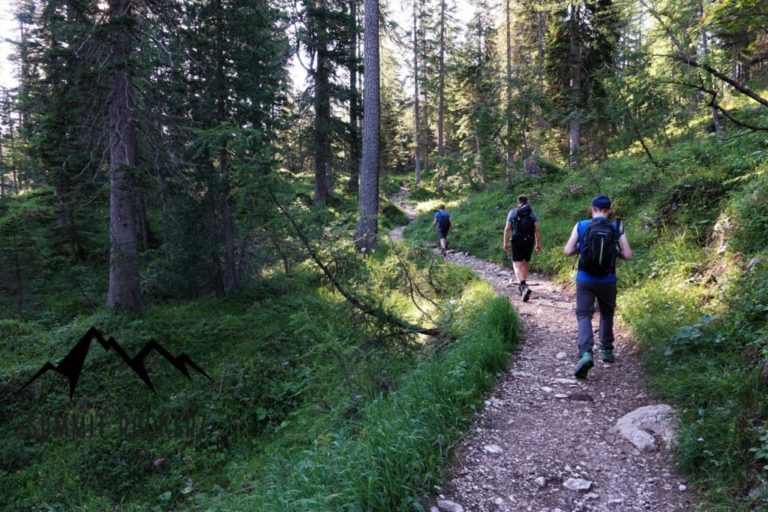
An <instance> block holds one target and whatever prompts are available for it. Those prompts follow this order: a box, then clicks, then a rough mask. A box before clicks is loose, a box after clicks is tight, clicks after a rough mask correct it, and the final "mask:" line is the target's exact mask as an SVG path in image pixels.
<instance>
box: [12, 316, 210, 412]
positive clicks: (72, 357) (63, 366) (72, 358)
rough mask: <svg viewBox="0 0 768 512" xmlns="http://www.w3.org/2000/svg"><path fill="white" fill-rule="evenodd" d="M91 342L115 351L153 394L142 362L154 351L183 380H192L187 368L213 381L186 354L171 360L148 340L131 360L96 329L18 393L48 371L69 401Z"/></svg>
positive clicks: (171, 356) (154, 343)
mask: <svg viewBox="0 0 768 512" xmlns="http://www.w3.org/2000/svg"><path fill="white" fill-rule="evenodd" d="M94 338H95V339H96V340H97V341H98V342H99V343H100V344H101V346H102V347H103V348H104V350H106V351H110V350H114V351H115V352H117V354H118V355H119V356H120V357H121V358H122V359H123V361H125V362H126V363H127V364H128V366H130V367H131V369H132V370H133V371H134V373H136V375H138V376H139V378H140V379H141V380H142V381H143V382H144V384H146V385H147V387H148V388H149V389H150V390H151V391H152V392H153V393H154V392H155V387H154V386H153V385H152V381H151V380H150V379H149V374H148V373H147V369H146V368H144V359H146V357H147V356H148V355H149V353H150V352H152V351H153V350H156V351H157V353H158V354H160V355H161V356H163V357H164V358H165V359H167V360H168V362H170V363H171V364H172V365H173V366H174V367H176V369H177V370H179V371H180V372H181V373H182V374H184V376H185V377H187V378H188V379H190V380H192V377H191V376H190V375H189V369H188V368H187V367H188V366H189V367H191V368H192V369H194V370H196V371H197V372H198V373H200V374H202V375H204V376H205V377H207V378H208V380H213V379H211V377H210V376H209V375H208V374H207V373H205V371H204V370H203V369H202V368H200V367H199V366H197V364H195V362H194V361H192V359H190V357H189V356H188V355H187V354H185V353H181V354H179V355H178V356H173V355H171V353H170V352H168V351H167V350H166V349H165V348H163V346H162V345H160V344H159V343H158V342H157V341H155V339H154V338H153V339H151V340H149V341H148V342H147V344H146V345H144V348H142V349H141V351H140V352H139V353H138V354H136V356H135V357H130V356H128V354H127V353H126V352H125V350H124V349H123V347H121V346H120V344H119V343H117V341H115V338H113V337H112V336H110V337H109V339H106V340H105V339H104V336H103V335H102V334H101V333H100V332H99V331H98V330H97V329H96V328H95V327H91V328H90V329H88V332H86V333H85V336H83V337H82V338H80V341H78V342H77V344H76V345H75V346H74V347H72V350H70V351H69V353H68V354H67V355H66V356H64V359H62V360H61V362H60V363H59V364H57V365H53V364H51V362H50V361H48V362H47V363H45V364H44V365H43V366H42V367H41V368H40V369H39V370H37V373H35V375H33V376H32V378H31V379H29V381H28V382H27V383H26V384H24V386H22V388H21V389H24V388H26V387H27V386H29V385H30V384H32V383H33V382H34V381H35V380H36V379H37V378H38V377H40V376H41V375H43V374H44V373H45V372H47V371H48V370H53V371H55V372H58V373H60V374H62V375H64V376H65V377H66V378H67V379H69V398H70V399H71V398H72V397H73V396H74V394H75V388H76V387H77V381H78V379H79V378H80V374H81V373H82V371H83V363H84V362H85V357H86V356H87V355H88V350H90V348H91V341H93V339H94Z"/></svg>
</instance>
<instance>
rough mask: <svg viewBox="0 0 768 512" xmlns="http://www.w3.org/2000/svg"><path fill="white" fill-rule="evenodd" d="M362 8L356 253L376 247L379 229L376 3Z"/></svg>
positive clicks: (369, 0) (370, 0)
mask: <svg viewBox="0 0 768 512" xmlns="http://www.w3.org/2000/svg"><path fill="white" fill-rule="evenodd" d="M364 9H365V50H364V51H365V53H364V63H363V69H364V72H365V86H364V93H363V101H364V104H363V157H362V160H361V167H360V198H359V206H360V219H359V220H358V222H357V230H356V233H355V244H356V245H357V247H358V249H360V250H367V251H372V250H374V249H375V248H376V247H377V245H378V230H379V223H378V213H379V120H380V97H379V95H380V90H379V85H380V83H379V0H365V7H364Z"/></svg>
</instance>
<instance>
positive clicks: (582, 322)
mask: <svg viewBox="0 0 768 512" xmlns="http://www.w3.org/2000/svg"><path fill="white" fill-rule="evenodd" d="M589 211H590V215H591V217H592V218H591V219H586V220H582V221H580V222H578V223H576V225H575V226H574V227H573V231H572V232H571V237H570V238H569V239H568V243H566V244H565V248H564V249H563V253H564V254H565V255H566V256H573V255H574V254H579V270H578V272H577V273H576V318H577V320H578V324H579V334H578V340H579V362H578V363H577V364H576V368H575V370H574V375H575V376H576V377H577V378H579V379H583V378H586V376H587V373H588V372H589V369H590V368H592V366H594V362H593V356H592V347H593V346H594V340H593V334H592V316H593V315H594V313H595V299H597V304H598V306H599V308H600V331H599V332H600V358H601V359H602V361H603V362H604V363H612V362H614V361H615V360H616V359H615V357H614V355H613V312H614V310H615V309H616V258H621V259H623V260H629V259H630V258H632V249H631V248H630V246H629V241H628V240H627V235H626V234H625V233H624V225H623V223H622V222H621V220H617V221H614V222H610V221H609V220H608V218H609V215H610V213H611V200H610V198H608V197H607V196H603V195H600V196H597V197H596V198H595V199H594V200H593V201H592V205H591V206H590V209H589Z"/></svg>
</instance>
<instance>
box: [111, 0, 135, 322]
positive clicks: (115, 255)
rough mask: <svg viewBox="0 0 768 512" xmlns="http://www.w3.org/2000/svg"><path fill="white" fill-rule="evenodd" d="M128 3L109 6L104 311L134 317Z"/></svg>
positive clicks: (124, 0) (114, 1)
mask: <svg viewBox="0 0 768 512" xmlns="http://www.w3.org/2000/svg"><path fill="white" fill-rule="evenodd" d="M130 5H131V4H130V0H109V20H110V23H112V24H113V27H112V30H111V36H112V37H111V51H112V70H111V77H110V91H109V99H108V109H109V111H108V115H109V236H110V251H109V290H108V292H107V307H109V308H110V309H120V310H125V311H128V312H135V311H139V310H140V309H141V293H140V288H139V286H140V285H139V260H138V253H137V251H136V226H135V224H134V219H135V216H134V212H133V207H134V197H133V177H132V175H131V172H132V169H131V167H132V166H133V164H134V154H135V139H134V124H133V123H134V120H133V111H134V106H135V98H134V91H133V87H132V83H131V73H130V62H129V59H130V52H131V44H132V41H131V38H132V34H131V31H130V24H129V23H126V20H128V19H130V18H131V17H132V16H133V14H132V12H131V7H130Z"/></svg>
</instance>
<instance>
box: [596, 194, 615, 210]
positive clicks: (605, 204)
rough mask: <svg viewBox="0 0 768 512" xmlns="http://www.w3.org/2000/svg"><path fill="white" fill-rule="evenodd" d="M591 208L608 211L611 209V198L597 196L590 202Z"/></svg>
mask: <svg viewBox="0 0 768 512" xmlns="http://www.w3.org/2000/svg"><path fill="white" fill-rule="evenodd" d="M592 206H593V207H594V208H597V209H599V210H608V209H610V207H611V198H610V197H608V196H597V197H596V198H594V199H593V200H592Z"/></svg>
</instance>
